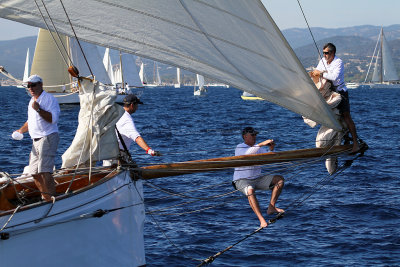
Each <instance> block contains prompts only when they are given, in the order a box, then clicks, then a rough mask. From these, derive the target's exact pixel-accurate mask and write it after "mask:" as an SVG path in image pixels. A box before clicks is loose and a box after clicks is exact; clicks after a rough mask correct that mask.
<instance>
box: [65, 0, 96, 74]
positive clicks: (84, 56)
mask: <svg viewBox="0 0 400 267" xmlns="http://www.w3.org/2000/svg"><path fill="white" fill-rule="evenodd" d="M60 3H61V6H62V8H63V9H64V13H65V16H66V17H67V19H68V22H69V25H70V26H71V29H72V32H73V33H74V36H75V39H76V41H77V42H78V45H79V48H80V49H81V52H82V55H83V58H84V59H85V61H86V64H87V66H88V68H89V71H90V74H91V75H92V77H94V75H93V72H92V69H91V68H90V65H89V62H88V60H87V58H86V55H85V52H83V49H82V46H81V42H80V41H79V39H78V36H77V35H76V32H75V29H74V26H72V23H71V20H70V19H69V16H68V13H67V10H66V9H65V6H64V4H63V2H62V0H60Z"/></svg>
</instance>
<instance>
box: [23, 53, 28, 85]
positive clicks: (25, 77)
mask: <svg viewBox="0 0 400 267" xmlns="http://www.w3.org/2000/svg"><path fill="white" fill-rule="evenodd" d="M28 77H29V48H28V50H27V51H26V59H25V69H24V78H23V79H22V80H23V81H24V82H25V81H27V80H28Z"/></svg>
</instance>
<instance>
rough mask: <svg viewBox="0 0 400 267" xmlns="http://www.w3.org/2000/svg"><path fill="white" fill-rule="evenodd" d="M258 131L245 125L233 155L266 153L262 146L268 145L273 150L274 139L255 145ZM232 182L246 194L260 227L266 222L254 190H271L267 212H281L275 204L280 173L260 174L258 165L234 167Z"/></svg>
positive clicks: (269, 213) (281, 185) (265, 225)
mask: <svg viewBox="0 0 400 267" xmlns="http://www.w3.org/2000/svg"><path fill="white" fill-rule="evenodd" d="M257 134H258V132H257V131H256V130H255V129H254V128H253V127H246V128H244V129H243V131H242V138H243V141H244V142H243V143H241V144H239V145H237V147H236V150H235V156H241V155H251V154H261V153H267V152H268V151H267V150H266V149H265V148H263V146H268V147H269V150H270V151H272V150H274V146H275V143H274V140H272V139H267V140H265V141H263V142H261V143H258V144H257V145H256V136H257ZM233 183H234V186H235V188H236V189H237V190H239V191H240V192H242V193H243V194H244V195H246V196H247V198H248V200H249V204H250V207H251V208H252V209H253V211H254V213H255V214H256V215H257V218H258V219H259V220H260V227H267V226H268V223H267V221H266V220H265V218H264V217H263V215H262V213H261V210H260V206H259V204H258V201H257V198H256V190H268V189H270V190H271V191H272V193H271V200H270V202H269V206H268V209H267V214H268V215H271V214H274V213H283V212H284V210H283V209H280V208H277V207H276V206H275V204H276V201H277V200H278V197H279V195H280V194H281V192H282V188H283V184H284V178H283V177H282V176H281V175H262V174H261V167H260V166H251V167H239V168H235V173H234V174H233Z"/></svg>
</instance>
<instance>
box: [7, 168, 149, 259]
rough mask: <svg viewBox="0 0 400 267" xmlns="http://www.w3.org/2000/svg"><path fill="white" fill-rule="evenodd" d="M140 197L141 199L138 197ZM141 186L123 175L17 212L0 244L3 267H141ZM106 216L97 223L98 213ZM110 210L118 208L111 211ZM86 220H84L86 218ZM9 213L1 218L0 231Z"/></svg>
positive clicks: (122, 173) (140, 183) (142, 246)
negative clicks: (49, 202)
mask: <svg viewBox="0 0 400 267" xmlns="http://www.w3.org/2000/svg"><path fill="white" fill-rule="evenodd" d="M139 194H140V195H139ZM142 199H143V187H142V182H141V181H136V182H133V181H132V180H131V178H130V176H129V172H127V171H123V172H121V173H119V174H117V175H116V176H115V177H113V178H111V179H109V180H108V181H106V182H104V183H102V184H100V185H97V186H95V187H93V188H90V189H89V190H86V191H83V192H79V191H77V192H75V194H74V195H72V196H70V197H67V198H64V199H60V200H57V201H56V202H55V204H54V206H53V207H52V209H51V211H50V212H49V214H48V216H46V217H45V218H44V219H43V220H41V221H40V222H37V223H35V222H34V220H38V219H39V220H40V219H41V218H42V217H43V216H44V215H45V214H46V213H47V211H48V210H49V208H50V207H51V204H45V205H41V206H38V207H33V208H31V209H27V210H23V211H18V212H17V213H15V215H14V217H13V218H12V219H11V221H10V222H9V223H8V225H7V226H6V228H5V229H4V230H3V231H2V234H4V233H7V234H9V238H8V239H6V240H0V258H1V262H2V263H1V265H2V266H141V265H144V264H145V252H144V239H143V226H144V219H145V213H144V206H143V200H142ZM100 209H101V210H109V211H110V212H109V213H107V214H104V215H103V216H101V217H99V218H96V217H93V216H88V215H89V214H92V213H93V212H95V211H97V210H100ZM112 209H117V210H115V211H111V210H112ZM85 215H86V216H85ZM10 216H11V215H10V214H8V215H4V216H1V217H0V225H1V227H2V226H3V225H5V224H6V222H7V220H8V219H9V218H10Z"/></svg>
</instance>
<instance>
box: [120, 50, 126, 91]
mask: <svg viewBox="0 0 400 267" xmlns="http://www.w3.org/2000/svg"><path fill="white" fill-rule="evenodd" d="M119 69H120V71H121V82H122V89H125V82H124V74H123V73H122V55H121V51H119Z"/></svg>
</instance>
